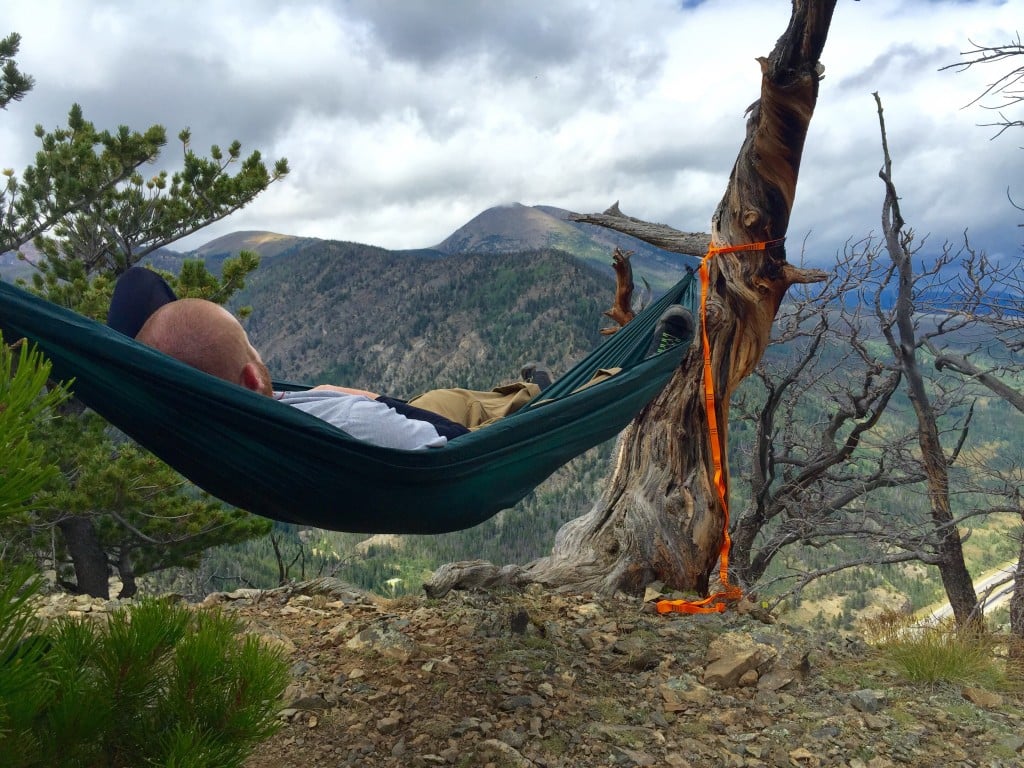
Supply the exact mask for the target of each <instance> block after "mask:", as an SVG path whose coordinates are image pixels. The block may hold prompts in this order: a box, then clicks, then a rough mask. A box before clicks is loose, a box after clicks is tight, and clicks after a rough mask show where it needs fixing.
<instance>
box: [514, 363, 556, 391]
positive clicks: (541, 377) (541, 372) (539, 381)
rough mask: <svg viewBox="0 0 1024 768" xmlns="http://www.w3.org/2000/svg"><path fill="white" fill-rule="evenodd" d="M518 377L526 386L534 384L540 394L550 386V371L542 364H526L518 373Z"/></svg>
mask: <svg viewBox="0 0 1024 768" xmlns="http://www.w3.org/2000/svg"><path fill="white" fill-rule="evenodd" d="M519 376H520V378H521V379H522V380H523V381H525V382H526V383H527V384H536V385H537V386H538V387H540V391H541V392H543V391H544V390H545V389H547V388H548V387H550V386H551V381H552V379H551V371H549V370H548V369H547V366H545V365H544V364H543V363H537V362H533V363H527V364H526V365H524V366H523V370H521V371H520V372H519Z"/></svg>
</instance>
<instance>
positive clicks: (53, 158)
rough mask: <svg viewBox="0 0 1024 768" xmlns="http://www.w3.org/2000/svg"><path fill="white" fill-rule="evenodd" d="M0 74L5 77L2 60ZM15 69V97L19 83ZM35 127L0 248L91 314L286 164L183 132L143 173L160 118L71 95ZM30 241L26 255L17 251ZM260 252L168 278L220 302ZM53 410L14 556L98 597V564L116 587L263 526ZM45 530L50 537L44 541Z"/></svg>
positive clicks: (56, 295) (1, 193) (85, 418)
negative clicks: (25, 555) (177, 152)
mask: <svg viewBox="0 0 1024 768" xmlns="http://www.w3.org/2000/svg"><path fill="white" fill-rule="evenodd" d="M11 41H12V38H8V39H7V40H6V41H4V42H5V43H7V47H6V48H0V57H3V56H4V55H5V51H6V52H7V56H8V58H7V60H6V63H7V64H10V65H11V67H12V70H11V71H12V72H17V67H16V65H15V64H14V62H13V59H12V58H10V57H12V56H13V55H14V53H16V52H17V44H18V42H19V41H20V38H17V37H16V36H13V43H12V42H11ZM4 73H5V77H6V78H7V79H8V80H10V75H9V74H8V70H7V69H6V68H5V70H4ZM18 75H19V77H20V78H22V79H20V80H18V79H15V82H16V83H17V84H19V87H20V89H21V90H20V93H21V95H24V93H25V92H27V91H28V90H30V89H31V85H32V82H31V78H27V79H25V76H23V75H21V74H20V73H18ZM36 136H37V137H38V138H39V141H40V149H39V151H38V152H37V154H36V157H35V162H34V163H33V164H32V165H30V166H28V167H27V168H25V170H24V171H23V172H22V173H21V174H20V175H18V174H15V173H14V172H13V171H5V181H4V186H3V187H2V188H0V252H4V251H7V250H18V251H19V255H20V256H22V258H25V259H26V260H28V261H29V262H30V263H31V264H32V265H33V266H34V267H35V268H36V271H35V273H34V274H33V275H32V280H31V287H32V289H33V290H35V291H36V292H37V293H39V294H40V295H42V296H44V297H45V298H47V299H49V300H50V301H53V302H55V303H58V304H60V305H62V306H65V307H69V308H71V309H74V310H76V311H79V312H81V313H83V314H85V315H88V316H90V317H93V318H96V319H102V318H103V317H105V315H106V310H107V307H108V306H109V301H110V294H111V292H112V289H113V284H114V282H115V280H116V278H117V276H118V275H120V274H121V273H123V272H124V271H125V270H127V269H128V268H129V267H131V266H133V265H135V264H138V263H139V262H140V261H142V260H143V259H144V258H146V257H147V256H150V255H151V254H153V253H154V252H156V251H157V250H158V249H160V248H163V247H165V246H167V245H169V244H171V243H173V242H175V241H176V240H178V239H180V238H182V237H185V236H187V235H190V234H193V233H195V232H197V231H199V230H200V229H202V228H203V227H205V226H207V225H208V224H210V223H212V222H215V221H218V220H220V219H222V218H224V217H226V216H228V215H230V214H231V213H232V212H234V211H236V210H238V209H239V208H242V207H243V206H245V205H247V204H248V203H249V202H251V201H252V200H253V199H254V198H255V197H256V196H257V195H258V194H259V193H260V192H262V191H263V190H265V189H266V188H267V186H268V185H269V184H271V183H273V182H274V181H276V180H278V179H281V178H283V177H284V176H285V175H286V174H287V173H288V164H287V161H286V160H284V159H281V160H278V161H277V162H276V163H275V164H274V167H273V171H272V172H271V171H268V169H267V167H266V164H265V163H264V162H263V160H262V158H261V156H260V153H259V152H253V153H251V154H250V155H249V156H248V157H245V158H243V157H242V150H241V145H240V144H239V143H238V142H237V141H234V142H232V143H231V144H230V146H229V147H228V149H227V150H226V151H224V150H222V149H221V148H220V147H219V146H213V147H212V148H211V150H210V155H209V157H202V156H200V155H198V154H196V153H195V152H193V151H192V149H191V146H190V138H191V137H190V135H189V132H188V131H187V130H184V131H182V132H181V133H180V134H179V139H180V141H181V144H182V149H183V160H182V167H181V169H180V170H179V171H176V172H173V173H170V174H169V173H167V172H164V171H161V172H159V173H156V174H154V175H152V176H151V177H149V178H146V177H145V175H144V174H143V172H142V170H141V169H142V167H143V166H144V165H145V164H146V163H148V162H152V161H154V160H155V159H156V158H157V157H158V156H159V153H160V151H161V149H162V148H163V146H164V145H165V143H166V131H165V130H164V128H163V126H159V125H154V126H152V127H150V128H148V129H146V130H145V131H143V132H138V131H133V130H131V129H129V128H128V127H126V126H120V127H118V128H117V129H116V130H112V131H108V130H97V129H96V127H95V126H94V125H93V124H92V123H91V122H89V121H88V120H86V119H85V117H84V116H83V114H82V110H81V108H80V107H79V106H78V105H77V104H76V105H73V106H72V107H71V110H70V112H69V114H68V122H67V126H66V127H61V128H58V129H56V130H53V131H50V132H47V131H45V130H44V129H43V128H42V127H41V126H37V128H36ZM28 243H31V244H32V245H33V246H34V248H35V250H36V252H37V253H38V254H39V255H38V256H34V255H33V256H30V257H29V256H26V255H25V254H24V253H22V252H21V251H20V250H19V249H21V248H22V247H23V246H25V245H26V244H28ZM258 261H259V260H258V257H257V256H256V255H255V254H251V253H242V254H240V255H239V256H238V257H236V258H235V259H229V260H228V261H227V262H226V263H225V264H224V265H223V267H222V270H221V274H220V276H219V277H218V276H215V275H213V274H211V273H210V272H209V271H208V270H207V269H206V267H205V266H204V265H203V264H202V263H201V262H198V261H196V262H191V263H186V264H185V265H184V266H183V267H182V272H181V275H180V276H179V277H178V278H176V279H174V287H175V288H176V291H177V292H178V294H179V295H183V296H199V297H203V298H209V299H212V300H214V301H219V302H225V301H227V300H228V299H229V298H230V296H231V295H232V294H233V293H234V292H235V291H237V290H239V289H240V288H241V287H243V286H244V282H245V276H246V275H247V274H248V273H249V272H251V271H252V270H253V269H255V268H256V267H257V265H258ZM62 414H63V416H64V418H63V419H61V421H60V423H59V424H56V425H51V428H50V429H48V430H46V431H45V432H44V433H42V434H43V438H44V439H45V440H46V445H47V446H48V447H47V448H46V450H47V455H48V458H49V463H51V464H53V465H54V466H57V467H59V468H60V469H61V470H62V471H61V472H59V473H58V474H57V475H56V476H55V477H54V478H52V479H51V482H50V484H49V485H48V488H47V491H46V494H45V495H44V496H43V497H41V498H40V499H39V502H40V504H39V505H38V506H39V507H41V509H39V510H37V511H36V512H33V513H32V514H31V515H30V519H29V520H28V521H26V523H27V525H26V527H25V528H24V529H23V530H22V531H21V533H22V536H21V537H19V541H20V543H21V544H22V545H23V547H24V548H25V551H26V552H31V551H33V549H35V551H41V549H40V548H39V547H38V546H37V545H38V544H39V543H40V542H41V541H45V542H46V544H47V550H48V551H49V552H51V553H52V554H53V555H54V556H55V560H56V562H55V563H54V565H55V567H57V568H58V569H59V570H60V571H61V576H62V578H63V579H64V583H65V585H66V586H68V587H69V588H72V589H74V590H76V591H80V592H85V593H88V594H90V595H93V596H104V597H105V596H107V594H108V576H109V573H110V571H111V570H112V569H116V570H117V571H118V572H119V574H120V576H121V579H122V583H123V584H124V591H123V592H122V595H125V596H127V595H130V594H132V593H133V592H134V590H135V588H136V587H135V584H136V582H135V580H136V578H137V577H138V576H139V575H141V574H143V573H146V572H149V571H152V570H156V569H159V568H165V567H168V566H169V565H178V564H186V565H187V564H190V563H192V562H194V561H195V558H196V556H197V554H198V553H199V552H200V551H202V549H204V548H206V547H210V546H214V545H217V544H221V543H228V542H236V541H242V540H245V539H247V538H250V537H253V536H258V535H262V534H264V533H266V532H267V531H268V530H269V523H267V522H266V521H262V520H257V519H255V518H251V517H249V516H247V515H244V514H242V513H240V512H237V511H233V510H226V509H223V508H222V507H221V506H220V505H219V504H217V503H216V502H214V501H213V500H211V499H209V498H208V497H205V496H203V495H201V494H198V493H197V492H196V491H195V489H193V488H192V487H191V486H189V485H187V484H186V483H185V481H184V480H182V479H181V478H180V477H179V476H178V475H176V474H175V473H173V472H172V471H171V470H169V469H168V468H167V467H166V466H164V465H162V464H161V463H160V462H158V461H157V460H156V459H154V458H153V457H151V456H149V455H148V454H146V453H145V452H144V451H142V450H141V449H139V448H137V447H136V446H133V445H131V444H129V443H128V442H127V441H126V440H125V439H124V438H123V436H120V435H119V434H117V433H114V432H113V431H112V430H109V429H107V428H106V427H105V426H104V425H103V424H102V422H99V421H98V420H97V418H96V417H95V416H94V415H91V414H88V413H86V412H85V409H84V408H83V407H82V406H81V404H75V403H72V404H70V405H66V406H65V407H64V408H63V409H62ZM54 529H56V530H57V531H59V532H60V536H58V537H53V536H52V532H53V530H54ZM51 540H52V541H53V542H54V544H53V545H52V546H51V545H50V542H51ZM70 570H73V571H74V581H71V580H70V572H69V571H70Z"/></svg>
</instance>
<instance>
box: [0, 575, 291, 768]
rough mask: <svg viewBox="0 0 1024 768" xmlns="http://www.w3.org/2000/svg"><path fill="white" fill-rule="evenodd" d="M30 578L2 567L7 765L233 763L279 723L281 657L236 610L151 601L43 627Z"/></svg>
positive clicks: (2, 752)
mask: <svg viewBox="0 0 1024 768" xmlns="http://www.w3.org/2000/svg"><path fill="white" fill-rule="evenodd" d="M35 588H36V585H35V582H34V581H33V579H32V578H31V577H30V575H29V574H27V573H26V572H25V571H24V570H19V571H15V572H10V573H7V574H2V573H0V601H2V602H0V765H2V766H4V767H5V768H22V767H24V768H30V767H32V768H34V767H35V766H55V765H60V766H68V767H69V768H70V767H72V766H83V767H84V766H90V767H92V766H109V767H110V768H121V767H122V766H123V767H124V768H128V767H129V766H131V767H133V768H134V767H135V766H167V768H171V767H172V766H173V767H174V768H186V767H191V768H230V767H232V766H239V765H241V763H242V761H243V760H244V759H245V758H246V757H247V756H248V755H249V754H250V753H251V751H252V750H253V748H254V747H255V746H256V745H257V744H258V743H259V742H260V741H262V740H264V739H266V738H267V737H269V736H270V735H271V734H272V733H273V732H274V730H275V729H276V727H277V718H276V711H277V706H278V699H279V697H280V695H281V693H282V692H283V690H284V687H285V685H286V684H287V682H288V675H287V666H286V664H285V662H284V660H283V658H282V657H281V654H280V653H278V652H276V651H271V650H268V649H267V648H265V647H263V646H261V645H260V644H259V642H258V641H257V639H256V638H255V637H252V636H246V637H244V638H242V637H240V636H239V635H238V629H239V628H238V626H237V624H236V623H235V622H234V621H233V620H231V619H229V618H227V617H225V616H224V615H222V614H219V613H206V612H193V611H191V610H189V609H188V607H186V606H181V605H174V604H170V603H166V602H161V601H158V600H148V601H143V602H140V603H139V604H137V605H136V606H135V607H134V608H132V609H131V610H127V609H122V610H120V611H117V612H115V613H113V614H112V615H111V616H110V620H109V621H108V622H107V624H106V625H103V624H100V623H98V622H91V621H75V620H72V619H63V620H61V621H58V622H56V623H55V624H54V625H53V626H51V627H49V628H40V626H39V624H38V622H37V621H36V620H35V618H34V616H32V608H31V603H30V602H29V599H28V598H29V596H30V595H31V594H32V592H33V591H34V590H35Z"/></svg>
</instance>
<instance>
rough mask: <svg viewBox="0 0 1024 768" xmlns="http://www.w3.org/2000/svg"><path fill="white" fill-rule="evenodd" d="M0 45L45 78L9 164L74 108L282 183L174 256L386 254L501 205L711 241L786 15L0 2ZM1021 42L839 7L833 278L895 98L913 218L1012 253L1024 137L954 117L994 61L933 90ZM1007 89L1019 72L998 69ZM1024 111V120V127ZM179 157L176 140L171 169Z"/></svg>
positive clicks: (824, 133) (813, 222)
mask: <svg viewBox="0 0 1024 768" xmlns="http://www.w3.org/2000/svg"><path fill="white" fill-rule="evenodd" d="M3 10H4V13H3V15H2V20H3V24H2V26H3V28H2V29H0V34H7V33H8V32H12V31H13V32H18V33H20V34H21V35H22V48H21V52H20V54H19V56H18V62H19V64H20V66H21V69H22V71H25V72H27V73H29V74H31V75H32V76H33V77H34V78H35V80H36V87H35V89H34V90H33V91H32V92H31V93H30V94H29V96H28V97H27V98H26V99H25V100H24V101H23V102H21V103H18V104H13V105H11V106H10V107H9V108H8V110H7V111H6V112H5V113H3V114H0V166H2V167H9V168H15V169H16V170H19V171H20V170H21V169H22V168H23V167H24V166H25V165H26V164H27V163H29V162H30V161H31V158H32V154H33V152H34V151H35V143H36V140H35V138H34V137H33V134H32V129H33V126H34V125H36V124H42V125H43V126H44V127H46V128H48V129H52V128H55V127H57V126H58V125H61V124H63V122H64V120H65V118H66V115H67V111H68V108H69V107H70V105H71V104H72V103H74V102H77V103H79V104H81V105H82V107H83V109H84V111H85V116H86V117H87V118H88V119H90V120H92V121H93V122H94V123H95V124H96V125H97V126H98V127H103V128H113V127H115V126H117V125H120V124H126V125H129V126H130V127H132V128H135V129H140V130H141V129H143V128H145V127H148V126H149V125H152V124H154V123H159V124H162V125H164V126H165V127H166V128H167V129H168V135H169V136H170V137H171V138H172V139H173V137H175V136H176V135H177V133H178V131H179V130H180V129H182V128H185V127H188V128H190V129H191V131H192V138H193V146H194V148H195V149H196V150H197V151H203V152H205V151H206V150H207V149H208V147H209V146H210V145H211V144H220V145H221V146H226V145H227V144H229V143H230V142H231V141H232V140H233V139H239V140H240V141H241V142H242V144H243V147H244V150H245V152H246V153H248V151H251V150H253V149H258V150H260V151H261V152H262V153H263V154H264V156H265V157H267V158H268V159H274V158H278V157H287V158H288V161H289V163H290V165H291V168H292V172H291V174H290V175H289V176H288V177H287V178H286V179H285V180H284V181H282V182H279V183H277V184H275V185H274V186H273V187H272V188H271V189H270V190H268V191H267V192H266V193H265V194H264V195H263V196H262V197H261V198H259V199H258V200H257V201H256V202H255V203H253V204H252V205H251V206H250V207H249V208H246V209H245V210H243V211H241V212H239V213H237V214H235V215H234V216H232V217H231V218H230V219H228V220H227V221H225V222H222V223H219V224H217V225H215V226H213V227H210V228H209V229H207V230H204V232H203V233H201V234H200V235H198V236H193V237H192V238H189V239H188V240H187V241H184V242H182V243H179V246H178V247H180V248H182V249H184V248H189V247H196V246H198V245H200V244H202V243H203V242H206V241H208V240H210V239H213V238H214V237H216V236H218V235H221V234H225V233H227V232H230V231H234V230H240V229H266V230H272V231H276V232H281V233H285V234H293V235H308V236H314V237H322V238H330V239H339V240H353V241H357V242H364V243H371V244H374V245H380V246H384V247H388V248H409V247H422V246H429V245H433V244H436V243H438V242H439V241H441V240H442V239H444V238H445V237H446V236H447V235H449V234H450V233H451V232H452V231H453V230H454V229H456V228H457V227H459V226H460V225H461V224H463V223H465V222H466V221H468V220H469V219H470V218H472V217H473V216H475V215H476V214H477V213H479V212H480V211H482V210H484V209H486V208H488V207H491V206H493V205H498V204H502V203H508V202H513V201H515V202H521V203H524V204H527V205H535V204H547V205H556V206H560V207H564V208H569V209H572V210H576V211H597V210H603V209H604V208H606V207H607V206H608V205H609V204H611V203H612V202H614V201H616V200H619V201H621V206H622V209H623V210H624V211H625V212H626V213H629V214H631V215H634V216H638V217H640V218H644V219H647V220H650V221H659V222H664V223H667V224H671V225H672V226H674V227H677V228H679V229H683V230H695V231H696V230H699V231H707V230H708V222H709V219H710V216H711V213H712V212H713V210H714V207H715V205H716V204H717V202H718V200H719V199H720V197H721V195H722V192H723V191H724V189H725V184H726V178H727V174H728V172H729V170H730V169H731V166H732V163H733V160H734V159H735V156H736V152H737V150H738V148H739V145H740V142H741V141H742V138H743V131H744V118H743V113H744V110H745V109H746V107H747V106H748V105H749V104H750V103H751V102H752V101H753V100H754V99H755V98H756V97H757V94H758V88H759V69H758V66H757V64H756V62H755V61H754V59H755V57H757V56H760V55H766V54H767V53H768V52H769V51H770V50H771V48H772V47H773V45H774V43H775V41H776V39H777V38H778V36H779V35H780V34H781V33H782V32H783V30H784V29H785V27H786V24H787V22H788V19H789V12H790V2H788V0H707V2H701V1H700V0H629V2H627V1H626V0H618V2H615V1H614V0H516V1H515V2H509V1H508V0H475V1H474V0H451V1H450V2H449V1H446V0H390V1H389V0H336V1H335V2H329V1H328V0H308V1H305V2H298V1H295V2H287V1H285V0H235V1H227V0H212V1H211V2H206V3H197V2H185V1H182V2H173V3H166V2H129V1H128V0H124V1H123V2H117V1H114V0H95V1H93V2H73V1H72V0H66V1H65V2H58V1H55V0H4V3H3ZM1022 27H1024V0H976V1H973V2H972V1H970V0H961V1H959V2H954V1H953V0H946V1H942V0H862V1H861V2H855V1H854V0H839V5H838V8H837V10H836V13H835V16H834V19H833V24H832V31H831V34H830V35H829V40H828V43H827V45H826V47H825V52H824V55H823V57H822V63H823V64H824V65H825V68H826V73H825V74H826V76H825V80H824V81H823V82H822V87H821V93H820V98H819V102H818V107H817V111H816V114H815V117H814V120H813V122H812V124H811V130H810V134H809V137H808V141H807V147H806V150H805V154H804V162H803V169H802V173H801V177H800V184H799V188H798V193H797V200H796V206H795V209H794V212H793V218H792V222H791V226H790V232H789V236H790V242H791V246H790V255H791V258H794V257H795V254H796V252H797V251H796V249H795V248H794V245H795V243H794V241H806V244H807V246H806V247H807V252H808V255H809V256H810V257H811V258H812V259H813V260H815V261H822V262H828V261H829V260H831V259H832V258H833V257H834V255H835V253H836V251H837V249H840V248H841V247H842V244H843V242H844V241H846V240H847V239H849V238H851V237H854V238H857V237H861V236H863V235H866V234H868V233H871V232H877V231H878V228H879V210H880V205H881V197H882V187H881V182H880V181H879V180H878V177H877V172H878V169H879V167H880V163H881V150H880V145H879V128H878V118H877V114H876V111H875V104H874V101H873V99H872V96H871V93H872V92H873V91H878V92H879V93H880V94H881V97H882V99H883V103H884V107H885V117H886V123H887V129H888V132H889V145H890V150H891V152H892V154H893V157H894V177H895V182H896V184H897V187H898V190H899V192H900V195H901V197H902V198H903V203H902V205H903V212H904V216H905V218H906V219H907V222H908V224H909V225H910V226H912V227H913V228H914V229H915V230H916V231H917V232H918V233H921V234H929V236H930V240H929V242H930V243H933V244H935V245H941V243H942V242H943V241H944V240H947V239H948V240H957V239H959V238H960V237H961V233H962V232H963V230H965V229H967V230H968V231H969V233H970V235H971V238H972V240H973V241H974V242H975V243H976V244H978V245H980V246H982V247H984V248H986V249H987V250H988V251H989V252H990V253H993V254H1004V255H1007V256H1011V257H1017V256H1019V255H1020V243H1021V241H1022V240H1024V234H1022V230H1021V229H1020V228H1018V226H1017V225H1018V223H1020V222H1021V221H1022V220H1024V214H1022V213H1021V212H1019V211H1015V210H1014V209H1013V208H1012V206H1011V205H1010V203H1009V201H1008V199H1007V190H1008V189H1009V190H1010V192H1011V194H1014V195H1015V199H1016V200H1017V201H1019V202H1024V173H1022V170H1024V149H1021V146H1022V145H1024V130H1021V129H1019V132H1017V133H1010V134H1005V135H1004V136H1003V137H1002V138H1000V139H995V140H993V139H992V136H993V134H994V131H993V129H990V128H983V127H979V124H980V123H984V122H989V121H991V120H992V119H993V114H992V113H991V112H986V111H985V110H983V109H981V108H979V107H978V106H973V107H968V106H966V105H967V104H968V103H969V102H970V101H971V100H972V99H973V98H974V97H975V96H977V95H978V94H979V93H980V91H981V90H982V89H983V88H984V86H985V85H986V84H987V83H989V82H990V81H992V80H993V79H995V77H996V76H997V73H1001V71H997V69H996V68H995V65H990V66H988V67H981V68H979V67H975V68H973V69H971V70H968V71H966V72H961V73H955V72H952V71H945V72H940V71H938V70H939V68H940V67H942V66H943V65H947V64H952V63H956V62H957V61H959V60H960V52H961V51H963V50H965V49H967V48H969V47H970V41H972V40H973V41H975V42H978V43H983V44H999V43H1006V42H1009V41H1010V40H1011V39H1014V38H1015V37H1016V35H1017V32H1018V31H1024V30H1022ZM1003 71H1005V70H1003ZM1021 112H1024V108H1022V109H1020V110H1019V111H1018V112H1017V113H1016V114H1014V115H1013V117H1014V118H1015V119H1021V118H1024V114H1021ZM179 157H180V150H179V147H178V145H177V143H176V142H173V141H172V143H171V144H170V145H169V146H168V148H167V149H166V151H165V153H164V156H163V158H162V162H164V164H166V165H173V163H174V162H175V161H177V160H178V159H179Z"/></svg>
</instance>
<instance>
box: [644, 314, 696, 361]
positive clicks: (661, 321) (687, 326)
mask: <svg viewBox="0 0 1024 768" xmlns="http://www.w3.org/2000/svg"><path fill="white" fill-rule="evenodd" d="M694 328H695V325H694V322H693V315H692V314H690V310H688V309H686V308H685V307H683V306H680V305H679V304H673V305H672V306H670V307H669V308H668V309H666V310H665V311H664V312H663V313H662V315H661V317H659V318H658V325H657V326H656V327H655V329H654V342H653V343H654V344H655V345H656V347H655V349H654V353H655V354H657V353H659V352H664V351H665V350H666V349H671V348H672V347H674V346H675V345H676V344H681V343H683V342H691V341H693V333H694Z"/></svg>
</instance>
